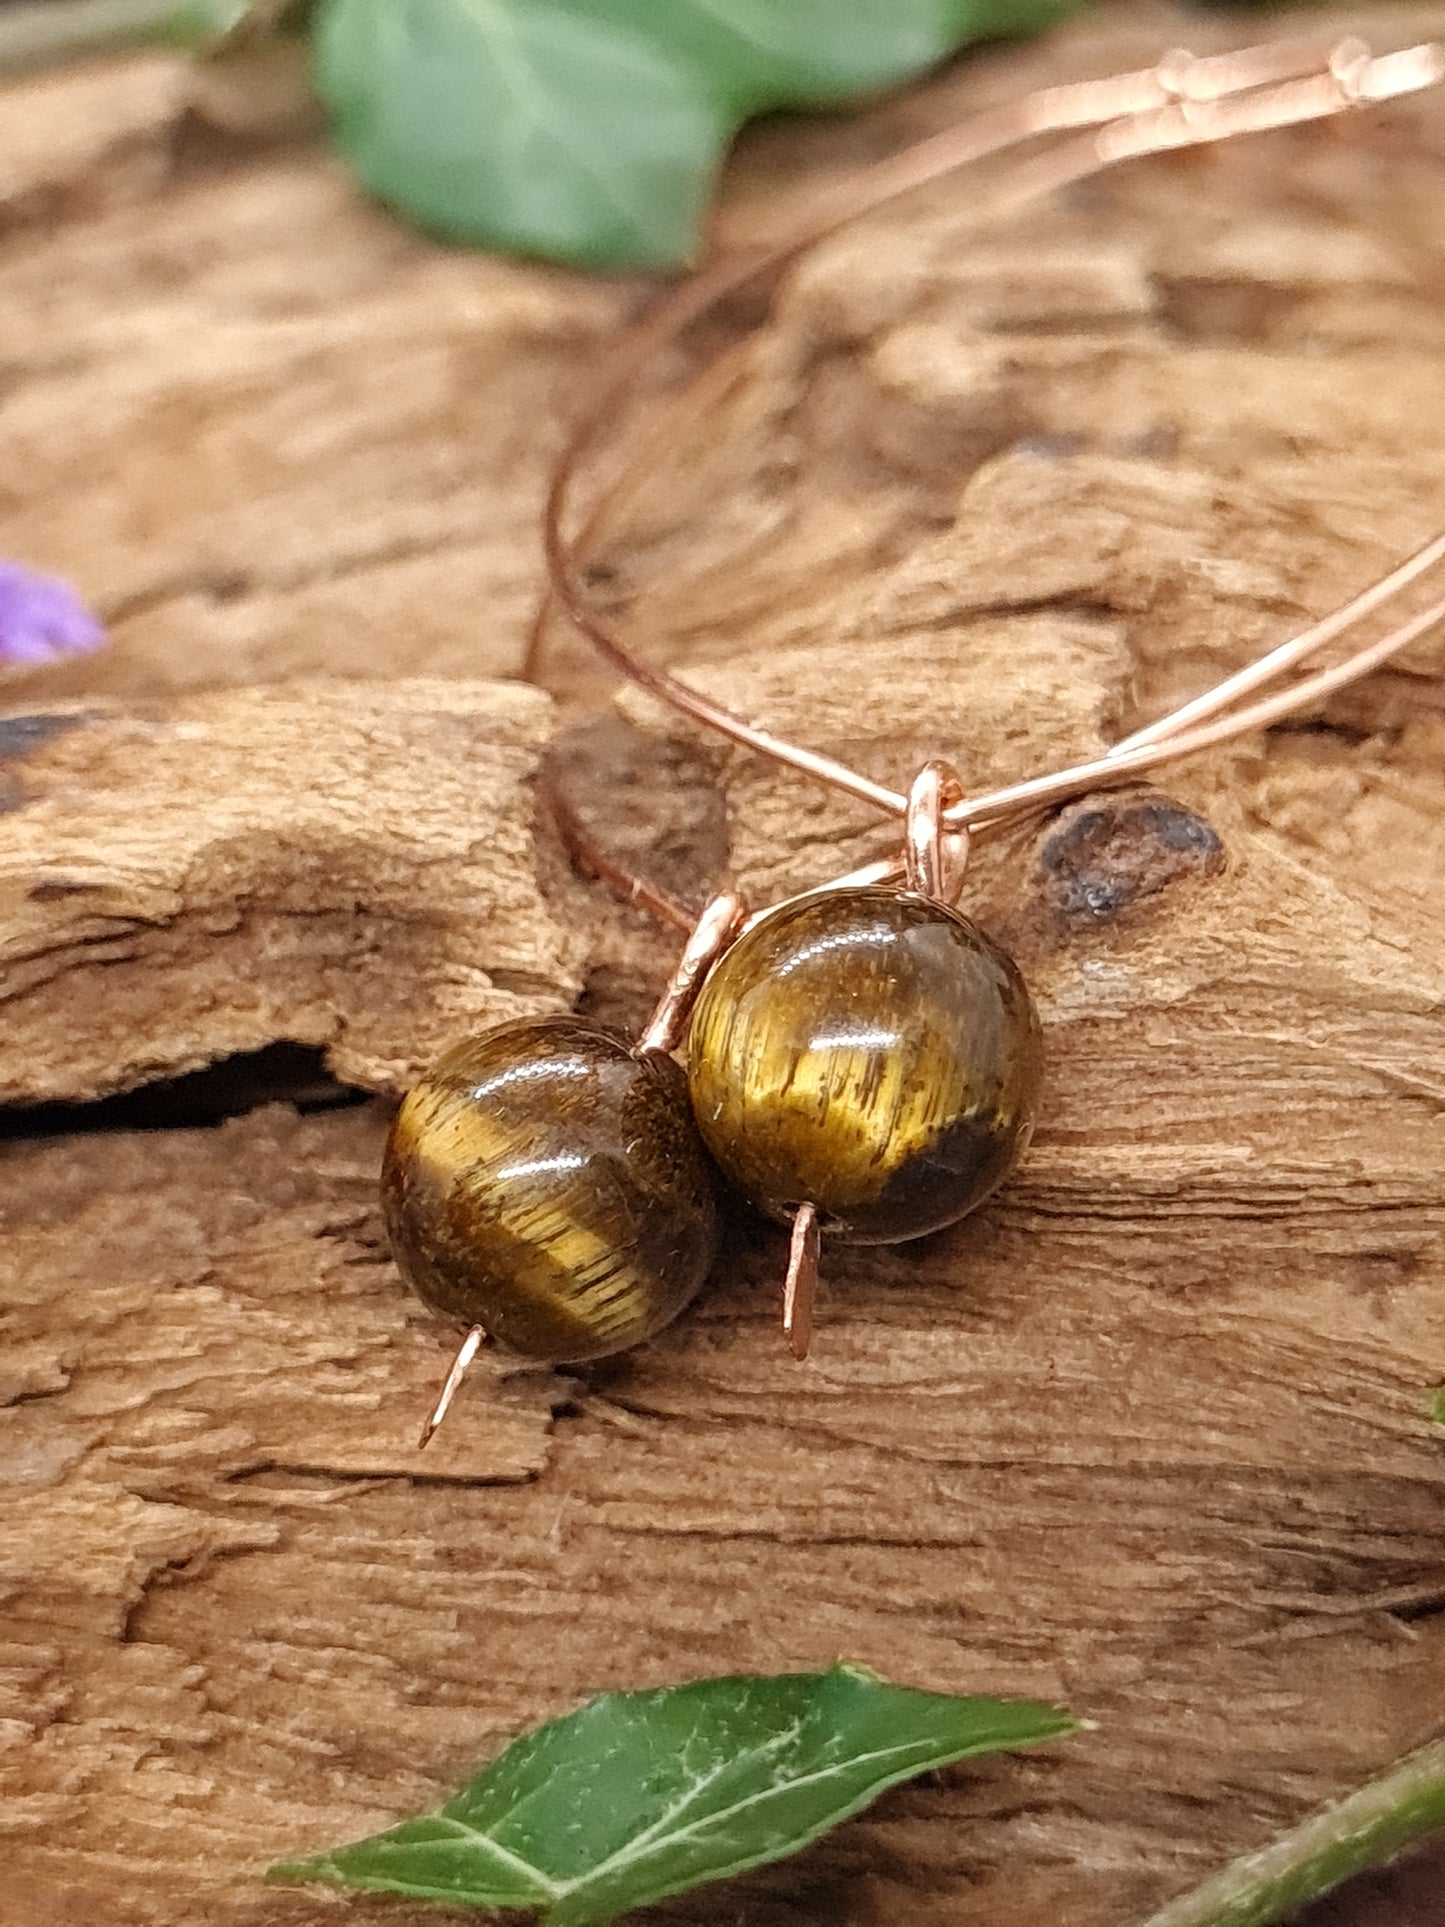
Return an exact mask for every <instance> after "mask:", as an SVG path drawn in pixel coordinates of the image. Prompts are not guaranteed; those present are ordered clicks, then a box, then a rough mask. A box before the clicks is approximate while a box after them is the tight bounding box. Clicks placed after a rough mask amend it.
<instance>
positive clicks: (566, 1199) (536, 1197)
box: [382, 1017, 717, 1363]
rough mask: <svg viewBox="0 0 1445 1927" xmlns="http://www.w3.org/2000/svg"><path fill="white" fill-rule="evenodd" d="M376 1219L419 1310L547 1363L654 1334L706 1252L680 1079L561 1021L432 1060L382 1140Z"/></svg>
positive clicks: (701, 1175)
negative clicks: (480, 1329) (381, 1219)
mask: <svg viewBox="0 0 1445 1927" xmlns="http://www.w3.org/2000/svg"><path fill="white" fill-rule="evenodd" d="M382 1205H383V1209H384V1211H385V1214H386V1224H387V1230H388V1232H389V1233H390V1236H391V1244H392V1249H393V1251H394V1252H395V1253H396V1261H397V1264H398V1265H399V1266H400V1267H401V1270H402V1273H403V1274H404V1276H405V1277H406V1278H407V1280H408V1282H409V1283H410V1284H411V1285H412V1286H413V1287H414V1288H415V1290H416V1291H417V1292H418V1293H419V1295H420V1296H421V1297H422V1298H424V1299H425V1300H426V1302H427V1303H428V1304H429V1305H433V1306H435V1307H436V1309H437V1310H438V1311H443V1312H449V1313H450V1314H452V1315H453V1316H454V1317H456V1318H461V1319H465V1320H466V1322H467V1323H468V1324H474V1325H483V1326H485V1327H486V1330H487V1331H488V1332H489V1333H490V1334H491V1336H492V1337H493V1338H495V1339H497V1340H498V1341H499V1342H500V1343H501V1344H504V1345H506V1346H508V1347H510V1349H511V1350H513V1351H517V1352H522V1353H525V1354H526V1356H527V1357H529V1358H541V1359H547V1360H550V1361H553V1362H556V1363H561V1362H574V1361H577V1360H580V1359H585V1358H602V1357H605V1356H606V1355H607V1354H608V1353H610V1352H619V1351H624V1350H626V1348H627V1347H628V1346H629V1345H637V1344H640V1343H641V1342H642V1340H643V1339H645V1338H650V1337H651V1336H652V1335H653V1333H654V1332H657V1331H660V1330H661V1329H662V1327H663V1326H664V1325H666V1324H668V1323H669V1322H670V1321H671V1320H672V1319H673V1318H675V1317H676V1316H677V1314H678V1313H679V1312H680V1311H681V1310H682V1308H683V1307H684V1305H686V1304H687V1302H688V1301H689V1299H691V1298H692V1297H693V1295H694V1294H695V1293H696V1291H697V1289H698V1287H699V1286H700V1285H701V1284H702V1282H703V1279H704V1278H705V1277H706V1276H707V1273H708V1270H709V1268H710V1267H711V1265H712V1261H713V1257H714V1254H715V1252H716V1248H717V1208H716V1203H715V1200H714V1196H713V1188H712V1177H711V1173H710V1171H709V1169H708V1163H707V1157H706V1154H705V1152H704V1151H703V1148H702V1145H701V1143H700V1142H699V1139H698V1134H697V1129H696V1126H695V1125H694V1123H693V1120H692V1114H691V1111H690V1109H689V1107H688V1101H687V1089H686V1085H685V1082H684V1079H683V1075H682V1072H681V1071H680V1070H679V1068H678V1066H677V1065H676V1064H675V1063H674V1062H673V1061H672V1059H671V1058H669V1057H662V1056H659V1055H653V1054H649V1053H643V1054H640V1055H638V1056H634V1055H633V1054H632V1052H631V1050H630V1049H629V1048H628V1046H627V1044H626V1042H625V1041H624V1040H623V1039H622V1038H620V1037H617V1036H614V1035H613V1034H612V1032H610V1031H606V1030H602V1029H600V1028H598V1027H597V1026H595V1025H592V1024H587V1023H583V1022H581V1021H579V1020H577V1019H575V1018H571V1017H544V1018H540V1019H538V1020H536V1021H532V1022H521V1023H513V1024H502V1025H500V1026H499V1027H498V1028H497V1029H495V1030H489V1031H486V1032H484V1033H483V1034H482V1035H481V1036H479V1037H472V1038H468V1040H467V1041H466V1042H465V1043H463V1044H458V1045H457V1046H456V1047H455V1048H454V1049H452V1050H449V1051H447V1052H446V1054H445V1055H444V1056H442V1057H440V1058H438V1059H437V1061H436V1063H435V1064H433V1065H432V1067H431V1068H430V1070H428V1071H427V1073H426V1075H425V1076H424V1077H423V1078H422V1080H421V1082H420V1083H419V1084H418V1085H417V1086H416V1087H415V1089H414V1090H412V1091H411V1092H410V1094H409V1095H408V1097H407V1099H406V1102H405V1103H404V1104H403V1105H402V1107H401V1110H400V1112H399V1113H398V1115H397V1119H396V1123H395V1124H394V1125H393V1127H392V1133H391V1139H390V1142H389V1143H388V1145H387V1150H386V1161H385V1164H384V1166H383V1170H382Z"/></svg>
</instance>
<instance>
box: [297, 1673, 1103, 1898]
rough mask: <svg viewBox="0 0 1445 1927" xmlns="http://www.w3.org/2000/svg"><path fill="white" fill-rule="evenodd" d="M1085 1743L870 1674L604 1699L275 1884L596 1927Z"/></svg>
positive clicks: (1005, 1703)
mask: <svg viewBox="0 0 1445 1927" xmlns="http://www.w3.org/2000/svg"><path fill="white" fill-rule="evenodd" d="M1076 1728H1077V1722H1076V1721H1074V1720H1072V1719H1070V1718H1069V1717H1068V1715H1067V1714H1065V1713H1061V1712H1060V1711H1059V1710H1058V1709H1057V1708H1056V1707H1052V1706H1043V1705H1039V1704H1037V1703H1035V1702H1032V1701H1028V1700H995V1699H957V1698H954V1697H952V1696H951V1695H947V1694H939V1693H920V1692H915V1691H913V1690H912V1689H911V1688H909V1687H904V1686H891V1685H889V1683H888V1682H887V1681H886V1680H882V1679H880V1678H879V1677H878V1676H877V1674H875V1673H870V1672H868V1671H866V1670H865V1669H864V1668H862V1667H859V1666H835V1667H833V1668H832V1670H831V1671H829V1672H826V1673H785V1674H782V1675H780V1676H778V1677H776V1678H726V1679H704V1680H697V1681H695V1682H693V1683H692V1684H691V1685H687V1686H673V1687H667V1688H665V1689H663V1690H661V1691H658V1692H646V1693H604V1694H603V1695H602V1696H601V1698H600V1699H595V1700H592V1701H590V1702H589V1704H588V1705H586V1706H584V1707H582V1708H581V1709H580V1710H579V1711H578V1712H576V1713H571V1714H568V1715H567V1717H566V1718H565V1719H560V1720H553V1721H552V1722H551V1723H550V1724H549V1725H546V1726H541V1727H538V1728H537V1729H536V1730H535V1731H534V1732H531V1733H528V1734H526V1735H524V1736H523V1738H521V1739H519V1740H516V1741H514V1742H513V1743H512V1745H511V1746H509V1747H508V1748H507V1750H506V1752H505V1753H503V1754H502V1755H501V1757H500V1758H499V1759H496V1760H494V1761H493V1762H492V1764H491V1765H490V1766H488V1767H484V1768H483V1769H482V1771H481V1772H480V1773H479V1774H478V1775H477V1777H476V1778H475V1779H474V1780H473V1781H472V1782H471V1784H470V1785H469V1786H467V1787H465V1788H463V1790H462V1791H461V1792H460V1793H459V1794H457V1796H456V1798H455V1799H452V1800H449V1801H448V1802H447V1804H446V1805H445V1806H444V1807H442V1809H441V1810H440V1812H438V1813H433V1814H427V1815H425V1816H424V1817H422V1818H420V1819H416V1820H407V1821H404V1822H403V1823H402V1825H401V1826H399V1827H393V1828H391V1830H390V1831H389V1832H387V1833H379V1834H376V1835H374V1836H373V1837H372V1838H371V1839H369V1840H361V1841H358V1842H357V1843H356V1844H355V1845H354V1846H349V1847H339V1848H337V1849H336V1850H335V1851H334V1852H332V1853H327V1854H322V1855H320V1856H319V1857H318V1858H316V1859H314V1860H299V1861H290V1862H283V1863H282V1864H281V1865H280V1866H277V1867H273V1868H272V1869H271V1873H272V1876H273V1877H274V1878H279V1879H288V1880H324V1881H330V1882H332V1883H335V1884H337V1885H341V1886H353V1887H369V1888H374V1889H377V1890H379V1891H381V1892H384V1893H396V1894H407V1895H410V1896H411V1897H412V1898H414V1899H423V1900H444V1901H449V1902H451V1903H452V1904H453V1905H456V1904H458V1903H461V1904H463V1905H469V1906H474V1907H534V1908H542V1909H543V1910H544V1918H545V1920H546V1922H547V1923H548V1927H584V1923H587V1922H597V1921H606V1920H611V1919H613V1918H614V1917H615V1916H616V1915H617V1914H619V1913H621V1912H622V1911H623V1910H624V1909H627V1908H632V1907H641V1906H645V1905H646V1904H647V1903H648V1902H650V1901H654V1900H661V1899H663V1898H664V1897H665V1896H666V1895H668V1894H675V1893H681V1892H683V1891H684V1890H685V1889H687V1888H689V1887H694V1886H697V1885H698V1884H699V1883H700V1882H702V1881H705V1880H720V1879H722V1878H724V1877H725V1876H726V1875H728V1874H735V1873H742V1872H743V1871H745V1870H746V1869H747V1868H749V1867H757V1866H761V1865H763V1863H764V1862H766V1861H769V1860H778V1859H781V1858H782V1857H783V1856H784V1855H786V1854H790V1853H795V1852H796V1851H797V1850H798V1848H799V1847H803V1846H806V1845H807V1844H808V1842H809V1841H810V1840H816V1839H817V1838H818V1836H819V1835H820V1834H822V1833H826V1832H827V1830H828V1829H829V1828H830V1827H833V1826H836V1825H837V1824H838V1822H839V1821H840V1820H845V1819H847V1817H848V1816H849V1815H850V1814H853V1813H857V1812H858V1811H859V1809H860V1808H862V1807H865V1806H866V1805H867V1804H868V1802H869V1801H870V1800H872V1799H874V1798H876V1796H877V1795H878V1794H880V1793H881V1792H882V1791H883V1789H884V1788H885V1787H890V1786H894V1785H896V1784H897V1782H898V1781H900V1780H906V1779H910V1778H912V1776H913V1775H914V1774H917V1773H924V1772H927V1771H928V1770H929V1769H930V1768H932V1767H939V1766H946V1765H948V1764H949V1762H950V1761H953V1760H962V1759H967V1758H969V1757H970V1756H971V1755H973V1754H977V1753H988V1752H991V1751H993V1750H995V1749H997V1748H999V1747H1012V1746H1024V1745H1028V1744H1030V1743H1032V1742H1034V1741H1036V1740H1048V1739H1054V1738H1057V1737H1058V1736H1059V1735H1060V1734H1064V1733H1070V1732H1073V1731H1075V1730H1076Z"/></svg>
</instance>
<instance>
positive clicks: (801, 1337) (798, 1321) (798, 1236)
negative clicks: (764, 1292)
mask: <svg viewBox="0 0 1445 1927" xmlns="http://www.w3.org/2000/svg"><path fill="white" fill-rule="evenodd" d="M817 1292H818V1207H817V1205H815V1204H800V1205H799V1206H798V1210H797V1215H796V1216H795V1217H794V1219H793V1238H792V1243H791V1245H790V1246H789V1248H788V1277H787V1282H786V1283H785V1284H784V1286H783V1336H784V1338H786V1339H787V1341H788V1349H789V1351H790V1352H791V1353H792V1354H793V1356H794V1358H796V1359H798V1360H799V1361H800V1362H801V1361H802V1360H803V1359H805V1358H806V1357H807V1356H808V1347H809V1345H811V1344H812V1342H813V1300H814V1298H815V1297H816V1296H817Z"/></svg>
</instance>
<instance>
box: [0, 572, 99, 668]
mask: <svg viewBox="0 0 1445 1927" xmlns="http://www.w3.org/2000/svg"><path fill="white" fill-rule="evenodd" d="M104 641H105V630H104V628H103V627H102V625H101V624H100V623H99V622H98V621H97V620H96V618H95V617H94V616H93V615H92V614H91V613H90V611H89V609H87V608H86V606H85V604H84V603H83V602H82V601H81V600H80V598H79V596H78V595H77V594H76V593H75V591H74V589H72V588H71V586H70V584H69V583H68V582H62V581H60V580H59V578H58V577H56V576H53V575H37V574H36V573H35V571H34V570H33V569H27V568H24V567H23V566H22V565H21V564H20V563H18V562H0V663H3V662H52V661H54V660H56V659H57V658H58V657H61V656H78V655H84V654H86V653H87V652H88V651H89V650H92V649H99V648H100V647H101V645H102V644H103V643H104Z"/></svg>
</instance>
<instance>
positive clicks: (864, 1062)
mask: <svg viewBox="0 0 1445 1927" xmlns="http://www.w3.org/2000/svg"><path fill="white" fill-rule="evenodd" d="M1039 1070H1040V1050H1039V1027H1038V1019H1037V1017H1036V1015H1035V1013H1034V1007H1033V1003H1032V1000H1031V999H1030V997H1029V994H1028V991H1027V990H1026V989H1025V987H1024V982H1023V979H1022V977H1020V975H1019V973H1018V969H1017V967H1016V966H1015V965H1014V963H1013V961H1012V959H1011V958H1010V957H1008V956H1007V955H1006V954H1005V952H1003V951H1002V950H1000V949H999V948H998V946H997V945H996V944H995V943H993V942H991V941H990V939H989V938H988V937H986V936H985V935H984V934H983V932H982V931H981V930H979V929H978V928H977V927H976V926H975V925H974V924H972V923H970V922H969V921H968V919H967V918H966V917H962V916H960V915H959V914H958V913H957V912H956V911H953V910H949V909H946V908H944V906H943V905H941V904H938V903H934V902H932V901H930V900H928V899H925V898H922V897H914V896H907V895H903V894H901V893H899V892H896V891H891V890H887V889H879V888H874V889H862V888H858V889H840V890H831V891H825V892H819V894H817V895H816V896H811V897H804V898H801V899H799V900H797V901H795V902H792V903H786V904H783V905H782V906H780V908H778V909H777V910H775V911H773V912H772V914H771V915H769V916H767V917H764V918H763V919H762V920H761V921H760V922H758V923H756V924H754V926H753V927H752V929H751V930H749V931H748V932H747V933H746V934H745V935H744V936H742V937H740V938H739V939H738V941H737V942H736V943H735V944H734V945H733V947H732V948H731V950H729V951H728V952H727V954H726V955H725V956H724V957H723V958H722V959H721V961H720V962H719V963H718V964H717V965H716V967H715V968H714V969H713V971H712V974H711V975H710V976H709V978H708V980H707V982H706V984H705V985H704V987H703V991H702V994H701V996H700V997H699V999H698V1002H697V1005H696V1007H695V1009H694V1011H693V1018H692V1029H691V1034H690V1037H689V1043H688V1083H689V1088H690V1090H691V1094H692V1105H693V1112H694V1115H695V1116H696V1118H697V1123H698V1129H699V1130H700V1131H701V1133H702V1137H703V1141H704V1142H705V1143H706V1145H707V1147H708V1149H709V1150H710V1151H711V1152H712V1155H713V1157H714V1158H715V1159H716V1161H717V1163H718V1164H719V1165H721V1167H722V1169H723V1170H724V1171H725V1172H726V1173H727V1175H728V1176H729V1177H730V1178H731V1179H732V1180H733V1182H734V1183H735V1184H736V1185H737V1186H738V1188H739V1189H740V1190H741V1191H742V1192H743V1194H744V1195H745V1196H746V1197H747V1198H749V1199H750V1200H751V1201H752V1202H753V1203H754V1204H756V1205H758V1206H760V1207H761V1208H762V1209H763V1210H765V1211H767V1212H769V1213H770V1214H772V1215H773V1216H776V1217H784V1216H787V1215H789V1214H790V1213H791V1212H792V1211H794V1210H796V1208H797V1206H798V1205H800V1204H802V1203H804V1202H805V1201H811V1202H812V1203H813V1204H815V1205H816V1206H817V1207H818V1212H819V1217H820V1223H821V1225H822V1228H823V1229H824V1230H825V1231H827V1232H830V1233H831V1234H832V1235H833V1236H834V1237H836V1238H839V1239H842V1240H843V1241H845V1242H851V1243H855V1244H891V1243H894V1242H895V1241H897V1240H900V1239H904V1238H916V1237H921V1236H922V1235H923V1234H924V1233H925V1232H928V1231H936V1230H938V1229H939V1228H940V1227H941V1226H943V1225H946V1224H952V1223H953V1221H954V1220H955V1219H956V1218H961V1217H962V1216H963V1215H964V1213H965V1212H968V1211H971V1210H972V1209H973V1208H974V1206H975V1205H977V1204H979V1203H981V1202H982V1201H983V1199H984V1198H986V1197H987V1196H988V1194H989V1193H990V1192H991V1191H992V1190H993V1189H994V1188H995V1187H996V1186H997V1185H998V1184H999V1182H1000V1181H1001V1180H1002V1178H1003V1177H1004V1176H1005V1174H1006V1173H1007V1171H1008V1169H1009V1167H1010V1165H1012V1163H1013V1162H1014V1159H1015V1158H1016V1157H1017V1155H1018V1153H1019V1152H1020V1151H1021V1150H1022V1149H1023V1147H1024V1145H1025V1143H1026V1142H1027V1140H1028V1136H1029V1133H1030V1131H1031V1130H1032V1123H1033V1107H1034V1101H1035V1096H1036V1093H1037V1089H1038V1082H1039Z"/></svg>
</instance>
